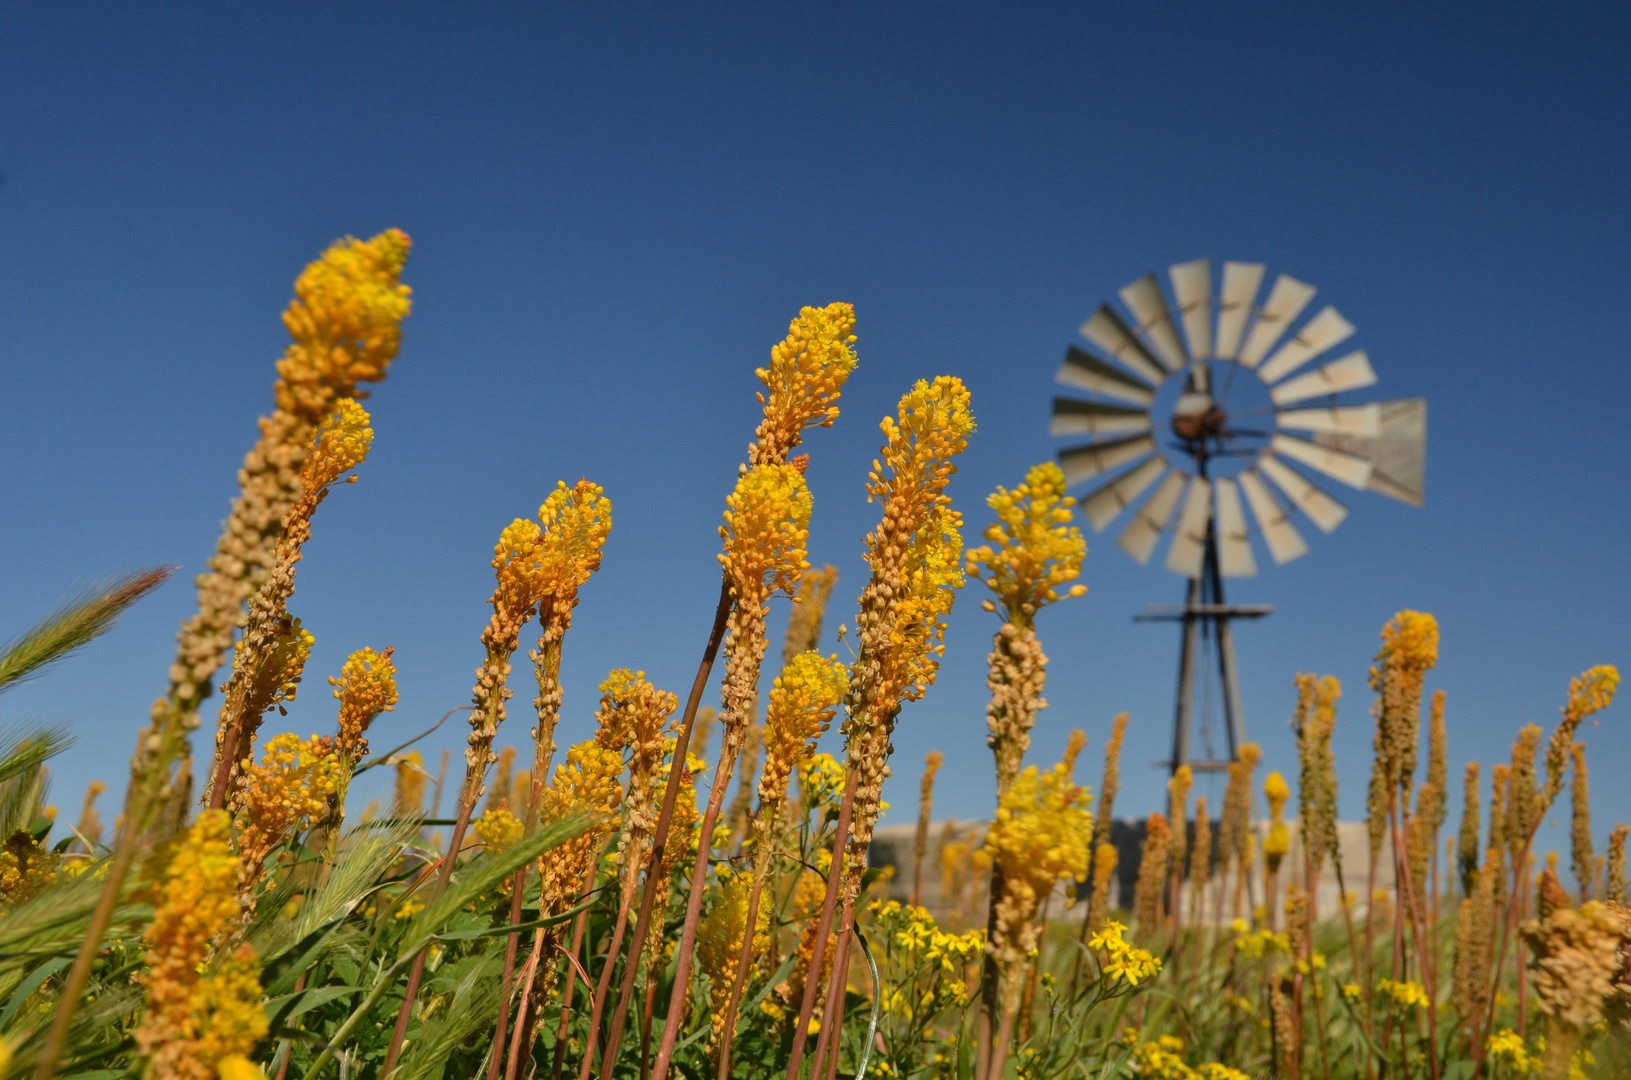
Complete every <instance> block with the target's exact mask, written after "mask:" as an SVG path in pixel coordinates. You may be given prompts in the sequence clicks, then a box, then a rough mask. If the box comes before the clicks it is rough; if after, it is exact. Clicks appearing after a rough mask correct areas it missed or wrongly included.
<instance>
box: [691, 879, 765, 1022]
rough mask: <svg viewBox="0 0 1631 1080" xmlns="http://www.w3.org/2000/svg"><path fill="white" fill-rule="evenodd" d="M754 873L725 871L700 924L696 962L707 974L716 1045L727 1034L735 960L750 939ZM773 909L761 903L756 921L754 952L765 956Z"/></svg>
mask: <svg viewBox="0 0 1631 1080" xmlns="http://www.w3.org/2000/svg"><path fill="white" fill-rule="evenodd" d="M752 884H753V875H751V874H746V873H731V872H730V871H724V872H722V873H721V875H720V890H719V895H718V896H717V897H716V898H715V899H714V906H713V907H712V908H711V909H710V910H709V912H708V914H706V915H704V916H703V918H702V921H701V922H700V923H699V924H698V925H697V943H696V957H697V964H698V966H699V967H700V968H701V970H702V971H703V972H704V973H705V974H706V975H707V976H708V1001H709V1005H710V1009H709V1015H710V1019H711V1021H712V1025H713V1030H712V1037H711V1040H710V1042H711V1044H712V1045H717V1044H718V1043H719V1040H720V1038H721V1037H722V1036H723V1035H724V1033H725V1026H724V1025H725V1015H726V1005H727V1003H728V1001H729V999H730V993H731V985H732V982H733V979H734V976H735V973H736V960H737V957H738V956H739V955H740V954H741V952H742V946H743V944H744V943H745V941H746V939H747V938H748V936H749V934H750V931H749V929H748V898H749V895H750V893H751V890H752ZM769 928H770V911H769V907H768V905H761V906H760V907H759V910H758V912H757V914H756V915H755V917H754V920H753V928H752V930H751V935H752V939H753V940H752V949H753V954H754V955H756V956H758V955H762V954H763V953H764V951H765V949H766V948H767V947H768V946H769V944H770V934H769Z"/></svg>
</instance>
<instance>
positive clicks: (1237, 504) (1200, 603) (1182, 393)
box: [1049, 259, 1427, 769]
mask: <svg viewBox="0 0 1631 1080" xmlns="http://www.w3.org/2000/svg"><path fill="white" fill-rule="evenodd" d="M1165 276H1166V281H1167V286H1168V287H1167V288H1164V287H1163V284H1162V281H1161V278H1160V277H1159V276H1158V275H1156V274H1154V273H1150V274H1146V275H1144V276H1143V277H1141V278H1138V279H1137V280H1135V281H1132V282H1130V283H1129V284H1127V285H1126V286H1125V287H1124V288H1122V289H1120V290H1118V291H1117V294H1116V298H1117V299H1118V300H1119V301H1120V305H1119V306H1117V305H1116V304H1115V303H1113V302H1109V301H1106V302H1105V303H1103V304H1101V305H1100V306H1099V308H1098V309H1097V310H1096V311H1095V312H1094V313H1093V314H1092V315H1091V316H1090V317H1089V318H1088V319H1087V321H1086V322H1084V323H1083V324H1082V325H1081V327H1080V331H1079V332H1080V334H1081V337H1082V339H1083V341H1084V342H1085V343H1086V344H1085V346H1084V345H1082V344H1072V345H1070V346H1069V347H1068V349H1067V350H1066V353H1065V358H1064V361H1063V362H1062V363H1061V364H1060V366H1059V369H1058V371H1057V373H1056V375H1055V381H1056V382H1058V383H1059V384H1060V385H1061V386H1062V387H1064V388H1065V392H1064V393H1062V394H1061V395H1059V396H1056V397H1055V398H1054V399H1053V411H1052V420H1051V422H1050V425H1049V433H1050V434H1051V435H1053V436H1056V437H1061V438H1064V437H1069V438H1072V439H1073V440H1075V441H1074V442H1073V444H1072V445H1068V446H1065V447H1063V448H1062V449H1060V450H1059V452H1058V454H1059V460H1060V464H1061V466H1062V467H1063V469H1064V473H1065V480H1066V483H1067V485H1068V486H1070V487H1083V488H1085V489H1086V490H1085V491H1084V493H1083V494H1082V495H1081V496H1080V500H1079V502H1080V506H1081V509H1082V516H1083V517H1084V518H1086V519H1087V522H1088V524H1089V525H1090V526H1091V527H1092V528H1093V530H1094V531H1095V532H1103V531H1104V530H1105V529H1107V528H1109V527H1110V526H1111V525H1112V524H1114V523H1116V522H1117V521H1118V520H1122V519H1124V521H1125V523H1124V524H1123V525H1122V526H1121V528H1120V531H1119V533H1118V534H1117V536H1116V544H1117V546H1118V547H1120V548H1121V549H1122V550H1123V551H1125V552H1126V553H1127V554H1128V555H1130V556H1131V557H1132V558H1133V559H1134V560H1135V561H1136V562H1138V563H1140V564H1141V565H1142V564H1147V563H1148V562H1149V561H1150V559H1151V558H1152V557H1154V555H1155V553H1156V549H1157V548H1158V547H1159V546H1160V543H1161V541H1162V540H1163V539H1164V538H1165V539H1167V540H1168V544H1167V553H1166V558H1165V559H1164V560H1163V562H1164V565H1165V566H1166V568H1167V569H1168V570H1170V571H1172V572H1173V573H1176V574H1179V575H1180V576H1182V577H1184V578H1187V579H1188V581H1189V586H1188V590H1189V591H1188V599H1187V602H1186V603H1185V604H1184V605H1183V606H1182V607H1181V608H1152V609H1151V610H1150V611H1149V612H1147V613H1146V614H1145V615H1144V616H1141V617H1140V618H1141V619H1145V620H1171V621H1180V622H1182V623H1183V624H1184V642H1183V652H1182V653H1181V654H1180V660H1179V688H1178V693H1179V701H1178V716H1177V721H1176V727H1175V733H1174V747H1173V758H1172V761H1171V762H1169V763H1167V764H1169V765H1170V766H1171V768H1173V769H1176V768H1177V767H1178V766H1179V765H1180V764H1184V763H1187V762H1188V726H1189V722H1190V712H1191V710H1192V703H1193V682H1194V677H1195V674H1194V657H1195V655H1196V645H1197V641H1196V637H1197V634H1203V635H1205V636H1206V639H1207V640H1213V639H1215V641H1216V644H1217V649H1216V652H1217V658H1218V661H1219V665H1220V669H1219V675H1220V677H1221V680H1222V683H1223V694H1222V700H1223V705H1224V710H1225V712H1226V713H1227V714H1228V720H1229V729H1228V734H1229V751H1230V753H1229V756H1230V759H1233V758H1234V756H1235V752H1236V750H1237V748H1238V745H1239V744H1240V743H1241V742H1242V741H1243V739H1244V721H1243V718H1242V717H1241V715H1240V714H1241V708H1240V699H1239V689H1238V680H1237V679H1236V678H1235V676H1234V652H1233V643H1232V640H1231V637H1230V632H1229V623H1230V620H1232V619H1237V618H1254V617H1258V616H1261V615H1265V614H1267V613H1268V612H1269V611H1270V610H1271V609H1269V608H1267V607H1265V606H1262V605H1230V604H1227V603H1226V602H1225V601H1224V598H1223V584H1222V582H1223V579H1224V578H1241V577H1252V576H1254V575H1255V574H1256V573H1257V569H1258V566H1259V562H1258V558H1257V550H1258V545H1259V544H1260V545H1261V550H1263V551H1264V552H1265V553H1266V554H1267V557H1268V560H1269V562H1271V563H1272V564H1274V565H1276V566H1280V565H1284V564H1285V563H1288V562H1292V561H1293V560H1295V559H1299V558H1302V557H1303V556H1304V555H1306V554H1308V552H1309V550H1310V547H1309V543H1308V541H1307V540H1306V539H1305V538H1304V534H1303V530H1302V529H1301V528H1299V525H1301V524H1304V523H1308V524H1312V525H1313V526H1314V528H1315V529H1316V530H1318V531H1319V532H1320V533H1330V532H1332V531H1333V530H1334V529H1336V527H1337V526H1338V525H1340V524H1341V523H1342V522H1343V520H1344V519H1345V518H1346V517H1347V515H1348V508H1347V507H1346V506H1345V505H1344V504H1343V503H1342V501H1340V500H1339V499H1337V498H1336V497H1335V496H1334V495H1333V494H1331V492H1330V491H1328V490H1327V488H1329V487H1336V488H1339V489H1340V488H1352V489H1354V490H1356V491H1371V492H1375V493H1376V494H1379V495H1384V496H1387V497H1388V498H1391V499H1396V500H1398V501H1400V502H1404V503H1407V504H1409V505H1411V506H1420V505H1421V504H1422V495H1423V481H1424V476H1425V463H1426V441H1427V404H1426V402H1425V401H1424V400H1423V399H1421V398H1408V399H1403V400H1393V401H1387V400H1370V401H1357V402H1355V401H1351V400H1346V399H1345V396H1348V395H1352V394H1354V393H1355V392H1357V391H1364V390H1368V389H1369V388H1371V387H1374V386H1375V385H1376V383H1377V376H1376V372H1375V370H1374V369H1373V368H1372V367H1371V362H1370V358H1369V356H1367V355H1366V353H1365V352H1364V350H1362V349H1361V350H1354V351H1347V352H1344V353H1342V355H1334V354H1336V353H1337V352H1339V351H1341V350H1340V349H1339V347H1340V346H1343V345H1344V344H1345V343H1347V342H1348V341H1349V340H1350V339H1351V338H1353V337H1354V336H1355V334H1356V333H1357V328H1356V327H1355V326H1354V324H1353V323H1352V322H1350V321H1349V320H1348V319H1347V318H1346V317H1345V316H1343V315H1342V313H1341V312H1340V311H1338V310H1337V308H1336V307H1335V306H1333V305H1329V304H1327V305H1324V306H1320V307H1317V309H1316V305H1314V297H1315V295H1316V293H1317V291H1318V290H1317V289H1316V288H1315V287H1314V286H1313V285H1310V284H1308V283H1307V282H1304V281H1300V280H1298V279H1297V278H1294V277H1291V276H1290V275H1288V274H1280V275H1278V276H1276V277H1275V278H1274V280H1273V283H1272V284H1271V285H1269V286H1268V288H1267V291H1266V293H1265V291H1264V281H1265V280H1266V277H1267V275H1266V267H1265V266H1264V265H1263V264H1262V263H1246V262H1232V261H1231V262H1225V263H1224V264H1223V266H1222V270H1221V274H1220V275H1219V276H1218V277H1217V278H1216V279H1214V277H1213V275H1212V266H1211V263H1210V262H1209V261H1208V260H1206V259H1195V260H1192V261H1190V262H1184V263H1178V264H1176V265H1173V266H1171V267H1169V268H1168V271H1167V274H1166V275H1165ZM1214 286H1215V287H1214ZM1254 395H1255V397H1256V398H1257V399H1258V402H1256V403H1254V402H1251V401H1249V400H1245V399H1249V398H1251V397H1252V396H1254ZM1082 437H1086V440H1087V441H1086V442H1082V441H1080V439H1081V438H1082ZM1089 485H1091V486H1089ZM1223 764H1226V763H1224V762H1202V763H1196V764H1195V767H1196V768H1205V767H1221V766H1222V765H1223Z"/></svg>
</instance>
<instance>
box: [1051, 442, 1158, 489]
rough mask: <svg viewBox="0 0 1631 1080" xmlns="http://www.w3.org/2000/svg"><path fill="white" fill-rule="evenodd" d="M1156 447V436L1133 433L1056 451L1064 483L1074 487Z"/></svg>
mask: <svg viewBox="0 0 1631 1080" xmlns="http://www.w3.org/2000/svg"><path fill="white" fill-rule="evenodd" d="M1154 449H1155V439H1154V438H1152V437H1151V436H1149V435H1133V436H1130V437H1129V438H1125V439H1112V440H1111V441H1109V442H1102V443H1092V444H1091V445H1088V446H1074V447H1071V448H1070V449H1069V450H1061V451H1059V464H1060V465H1061V466H1062V467H1063V468H1064V470H1065V486H1066V487H1075V486H1076V485H1077V484H1080V483H1081V482H1082V481H1083V480H1091V479H1093V478H1094V477H1095V476H1098V475H1099V474H1100V473H1104V472H1109V471H1110V470H1111V469H1113V468H1115V467H1116V466H1117V465H1124V464H1126V463H1127V462H1129V461H1132V460H1133V459H1134V458H1141V457H1143V456H1144V455H1145V454H1148V453H1150V452H1151V451H1152V450H1154Z"/></svg>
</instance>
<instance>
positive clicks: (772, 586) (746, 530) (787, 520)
mask: <svg viewBox="0 0 1631 1080" xmlns="http://www.w3.org/2000/svg"><path fill="white" fill-rule="evenodd" d="M725 505H726V510H725V524H724V526H723V527H722V528H721V529H720V538H721V539H722V540H724V542H725V550H724V552H723V553H722V554H721V555H720V562H721V563H722V564H723V565H724V567H725V569H726V571H727V572H728V573H729V574H730V575H731V581H732V583H733V585H734V586H735V588H736V590H737V597H738V599H739V600H746V601H747V602H748V603H754V602H756V601H757V602H762V601H763V600H764V599H765V598H766V597H767V596H769V595H770V594H771V593H774V592H776V591H778V590H779V591H782V592H785V593H787V594H788V595H792V594H793V593H794V592H795V591H796V590H797V589H798V583H799V578H800V576H801V575H802V573H803V571H804V569H805V568H806V567H807V566H808V565H809V564H808V563H807V562H806V561H805V550H804V545H805V542H806V540H807V539H808V537H809V534H810V509H811V504H810V489H809V488H808V487H806V486H805V483H804V476H803V474H802V473H800V472H799V470H798V469H796V468H794V467H793V466H791V465H786V464H767V465H756V466H754V467H753V468H752V469H749V470H748V471H747V472H745V473H743V474H742V476H741V477H740V478H738V480H737V482H736V490H735V491H734V492H732V493H731V495H730V496H729V497H727V498H726V500H725Z"/></svg>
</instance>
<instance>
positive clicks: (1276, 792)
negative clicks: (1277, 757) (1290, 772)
mask: <svg viewBox="0 0 1631 1080" xmlns="http://www.w3.org/2000/svg"><path fill="white" fill-rule="evenodd" d="M1263 796H1264V798H1266V799H1268V801H1269V805H1270V806H1284V805H1285V804H1286V800H1287V799H1289V798H1291V788H1290V787H1289V786H1288V785H1287V784H1286V778H1285V777H1283V776H1281V775H1280V774H1279V773H1278V772H1271V773H1269V774H1268V776H1267V777H1265V778H1264V780H1263Z"/></svg>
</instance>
